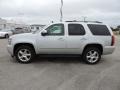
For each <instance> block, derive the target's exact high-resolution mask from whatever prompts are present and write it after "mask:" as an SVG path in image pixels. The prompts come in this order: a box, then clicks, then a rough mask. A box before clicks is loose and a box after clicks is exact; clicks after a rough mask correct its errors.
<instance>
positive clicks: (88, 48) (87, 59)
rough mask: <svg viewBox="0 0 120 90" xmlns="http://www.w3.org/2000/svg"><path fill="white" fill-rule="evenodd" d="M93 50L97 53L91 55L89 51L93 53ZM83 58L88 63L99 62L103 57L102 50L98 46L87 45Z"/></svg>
mask: <svg viewBox="0 0 120 90" xmlns="http://www.w3.org/2000/svg"><path fill="white" fill-rule="evenodd" d="M93 51H95V52H96V55H92V56H91V55H90V54H89V53H90V52H91V53H92V52H93ZM89 55H90V56H89ZM94 57H96V60H94ZM82 59H83V60H84V62H85V63H87V64H97V63H98V62H99V61H100V59H101V51H100V49H98V48H97V47H87V48H86V49H85V50H84V52H83V54H82ZM91 59H93V60H91Z"/></svg>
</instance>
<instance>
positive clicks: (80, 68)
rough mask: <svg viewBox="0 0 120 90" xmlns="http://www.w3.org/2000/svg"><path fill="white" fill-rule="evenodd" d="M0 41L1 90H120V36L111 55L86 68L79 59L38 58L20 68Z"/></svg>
mask: <svg viewBox="0 0 120 90" xmlns="http://www.w3.org/2000/svg"><path fill="white" fill-rule="evenodd" d="M6 45H7V40H6V39H0V90H120V57H119V56H120V36H118V37H117V44H116V50H115V52H114V53H113V54H112V55H107V56H102V60H101V62H100V63H98V64H96V65H87V64H85V63H82V62H81V61H80V58H79V57H72V58H71V57H66V58H65V57H64V58H62V57H61V58H57V57H56V58H48V57H47V58H40V57H38V58H36V59H35V61H34V62H32V63H30V64H20V63H17V62H16V61H15V60H14V59H12V58H11V57H10V55H9V54H8V52H7V50H6Z"/></svg>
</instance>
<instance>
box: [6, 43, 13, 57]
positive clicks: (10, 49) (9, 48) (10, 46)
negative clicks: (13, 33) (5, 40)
mask: <svg viewBox="0 0 120 90" xmlns="http://www.w3.org/2000/svg"><path fill="white" fill-rule="evenodd" d="M7 50H8V52H9V54H10V55H11V56H12V57H13V56H14V54H13V47H12V45H8V46H7Z"/></svg>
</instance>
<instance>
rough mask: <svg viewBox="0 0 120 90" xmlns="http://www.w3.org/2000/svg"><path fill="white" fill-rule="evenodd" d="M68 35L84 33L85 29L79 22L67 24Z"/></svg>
mask: <svg viewBox="0 0 120 90" xmlns="http://www.w3.org/2000/svg"><path fill="white" fill-rule="evenodd" d="M68 32H69V35H85V29H84V27H83V26H82V25H81V24H68Z"/></svg>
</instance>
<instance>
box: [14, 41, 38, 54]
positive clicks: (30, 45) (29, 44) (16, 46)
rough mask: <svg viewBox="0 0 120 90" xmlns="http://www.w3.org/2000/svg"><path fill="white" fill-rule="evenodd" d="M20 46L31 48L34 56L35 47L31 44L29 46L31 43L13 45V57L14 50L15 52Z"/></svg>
mask: <svg viewBox="0 0 120 90" xmlns="http://www.w3.org/2000/svg"><path fill="white" fill-rule="evenodd" d="M20 46H29V47H31V48H32V49H33V50H34V52H35V54H36V51H35V47H34V45H33V44H31V43H17V44H15V45H14V48H13V53H14V55H15V50H16V49H17V48H18V47H20Z"/></svg>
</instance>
